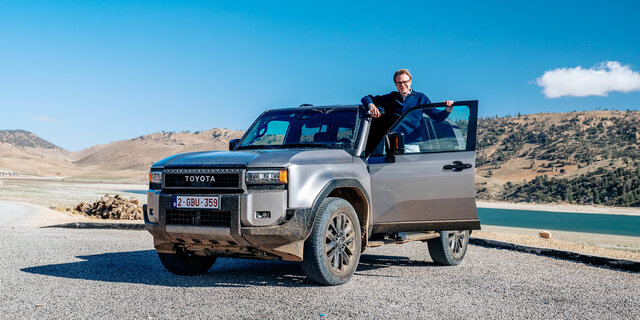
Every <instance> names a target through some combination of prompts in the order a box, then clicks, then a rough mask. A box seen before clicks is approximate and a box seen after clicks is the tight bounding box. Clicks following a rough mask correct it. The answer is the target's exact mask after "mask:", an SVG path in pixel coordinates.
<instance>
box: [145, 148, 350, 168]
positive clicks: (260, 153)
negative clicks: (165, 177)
mask: <svg viewBox="0 0 640 320" xmlns="http://www.w3.org/2000/svg"><path fill="white" fill-rule="evenodd" d="M345 162H353V157H352V156H351V155H350V154H349V153H347V152H346V151H345V150H327V149H320V150H295V149H283V150H245V151H202V152H189V153H179V154H176V155H173V156H170V157H167V158H164V159H162V160H160V161H158V162H156V163H154V164H153V165H152V166H151V168H152V169H163V168H215V167H220V168H222V167H224V168H247V167H254V168H256V167H259V168H269V167H278V168H282V167H288V166H290V165H292V164H297V165H302V164H320V163H345Z"/></svg>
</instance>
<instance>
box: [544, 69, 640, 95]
mask: <svg viewBox="0 0 640 320" xmlns="http://www.w3.org/2000/svg"><path fill="white" fill-rule="evenodd" d="M536 82H537V83H538V85H539V86H541V87H543V88H544V90H542V92H543V93H544V95H545V96H546V97H547V98H560V97H563V96H573V97H586V96H607V95H608V94H609V92H613V91H620V92H631V91H639V90H640V73H638V72H636V71H633V70H631V66H629V65H626V66H625V65H622V64H620V62H617V61H605V62H601V63H599V64H598V65H596V66H594V67H592V68H589V69H584V68H582V67H580V66H577V67H575V68H559V69H555V70H551V71H546V72H545V73H544V74H543V75H542V77H540V78H538V79H537V80H536Z"/></svg>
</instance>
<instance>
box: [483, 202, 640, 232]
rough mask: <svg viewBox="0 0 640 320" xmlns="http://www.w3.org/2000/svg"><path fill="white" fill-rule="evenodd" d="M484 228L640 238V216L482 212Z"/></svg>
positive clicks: (515, 211)
mask: <svg viewBox="0 0 640 320" xmlns="http://www.w3.org/2000/svg"><path fill="white" fill-rule="evenodd" d="M478 217H479V218H480V223H481V224H483V225H492V226H503V227H516V228H530V229H545V230H561V231H573V232H588V233H600V234H612V235H621V236H634V237H640V216H628V215H615V214H590V213H575V212H550V211H533V210H513V209H493V208H478Z"/></svg>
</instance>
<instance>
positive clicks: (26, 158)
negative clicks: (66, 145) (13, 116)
mask: <svg viewBox="0 0 640 320" xmlns="http://www.w3.org/2000/svg"><path fill="white" fill-rule="evenodd" d="M73 167H74V165H73V163H72V158H71V152H69V151H66V150H64V149H61V148H59V147H58V146H56V145H54V144H53V143H51V142H49V141H47V140H44V139H42V138H40V137H38V136H37V135H35V134H33V133H31V132H29V131H25V130H0V170H2V171H6V172H15V173H18V174H21V175H35V176H60V175H63V174H64V173H65V172H68V171H69V170H70V169H72V168H73Z"/></svg>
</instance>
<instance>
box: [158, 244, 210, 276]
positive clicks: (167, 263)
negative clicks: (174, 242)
mask: <svg viewBox="0 0 640 320" xmlns="http://www.w3.org/2000/svg"><path fill="white" fill-rule="evenodd" d="M158 257H159V258H160V262H162V265H163V266H164V267H165V268H166V269H167V270H169V271H170V272H171V273H173V274H177V275H183V276H194V275H198V274H203V273H207V271H209V269H211V266H212V265H213V264H214V263H215V262H216V257H210V256H198V255H195V254H192V253H188V252H185V251H183V250H181V249H178V250H176V253H162V252H158Z"/></svg>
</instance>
